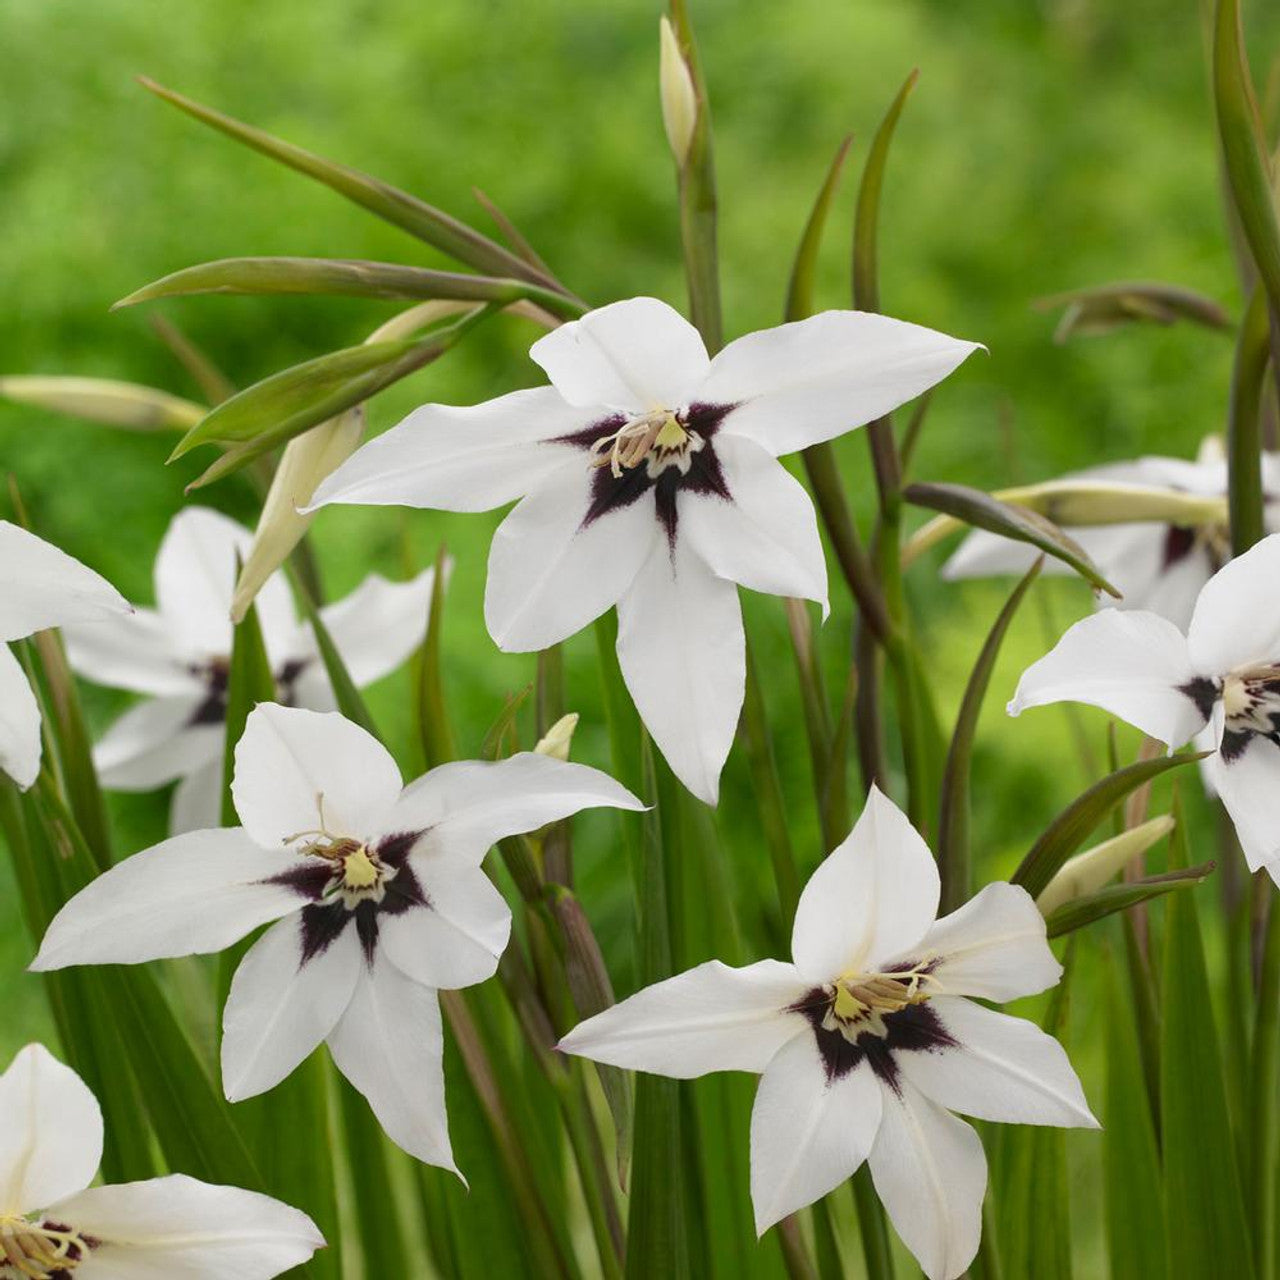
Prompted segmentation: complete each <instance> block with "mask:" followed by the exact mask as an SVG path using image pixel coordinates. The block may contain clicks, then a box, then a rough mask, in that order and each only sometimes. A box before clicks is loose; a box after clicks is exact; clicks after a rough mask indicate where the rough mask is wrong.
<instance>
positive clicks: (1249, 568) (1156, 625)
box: [1009, 534, 1280, 883]
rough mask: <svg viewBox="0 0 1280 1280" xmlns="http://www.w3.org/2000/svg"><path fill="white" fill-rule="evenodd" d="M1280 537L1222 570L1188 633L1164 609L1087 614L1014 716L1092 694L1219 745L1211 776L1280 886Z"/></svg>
mask: <svg viewBox="0 0 1280 1280" xmlns="http://www.w3.org/2000/svg"><path fill="white" fill-rule="evenodd" d="M1278 583H1280V534H1271V535H1270V536H1269V537H1266V538H1264V539H1263V540H1262V541H1261V542H1259V543H1258V544H1257V545H1256V546H1254V547H1251V548H1250V549H1249V550H1248V551H1246V552H1245V554H1244V555H1242V556H1238V557H1237V558H1236V559H1235V560H1232V561H1231V562H1230V563H1229V564H1227V565H1226V566H1224V567H1223V568H1222V569H1220V570H1219V571H1218V572H1217V573H1216V574H1214V575H1213V577H1212V578H1210V579H1209V581H1208V583H1206V585H1205V587H1204V589H1203V590H1202V591H1201V592H1200V595H1199V597H1198V598H1197V600H1196V605H1195V610H1194V612H1193V614H1192V617H1191V625H1190V627H1189V628H1188V629H1187V632H1186V634H1185V635H1184V634H1183V633H1182V631H1180V630H1179V629H1178V628H1177V627H1176V626H1174V625H1173V623H1172V622H1170V621H1169V620H1168V619H1167V618H1162V617H1161V616H1160V615H1158V614H1155V613H1147V612H1132V613H1119V612H1116V611H1115V610H1108V611H1106V612H1105V613H1098V614H1094V615H1093V616H1092V617H1090V618H1085V619H1084V620H1083V621H1081V622H1077V623H1076V624H1075V626H1073V627H1072V628H1071V629H1070V630H1069V631H1068V632H1067V633H1066V634H1065V635H1064V636H1063V637H1062V639H1061V640H1059V641H1058V643H1057V645H1056V646H1055V648H1054V649H1053V650H1052V651H1051V652H1050V653H1048V654H1046V655H1045V656H1044V657H1043V658H1041V659H1040V661H1039V662H1037V663H1035V664H1033V665H1032V666H1031V667H1029V668H1028V669H1027V670H1026V672H1025V673H1024V674H1023V676H1022V679H1021V680H1020V681H1019V682H1018V688H1017V692H1016V693H1015V694H1014V696H1013V701H1012V702H1010V703H1009V713H1010V714H1011V715H1015V716H1016V715H1018V714H1019V712H1021V711H1024V710H1025V709H1026V708H1027V707H1040V706H1045V705H1047V704H1049V703H1052V702H1085V703H1088V704H1090V705H1091V706H1095V707H1102V708H1103V709H1104V710H1105V711H1109V712H1111V714H1112V715H1115V716H1119V717H1120V719H1121V720H1126V721H1128V722H1129V724H1131V725H1133V726H1134V727H1135V728H1138V729H1141V730H1142V732H1143V733H1146V734H1149V735H1150V736H1151V737H1153V738H1156V739H1158V740H1159V741H1160V742H1163V743H1165V744H1167V745H1168V747H1169V748H1170V750H1174V749H1176V748H1178V747H1181V746H1182V745H1184V744H1185V743H1187V742H1189V741H1190V740H1191V739H1192V738H1197V745H1198V746H1199V747H1200V748H1201V749H1204V750H1210V751H1213V752H1214V754H1213V755H1212V756H1210V757H1209V758H1208V759H1207V760H1206V761H1205V762H1204V763H1205V772H1206V774H1207V776H1208V778H1209V780H1210V782H1211V783H1212V786H1213V789H1214V790H1215V791H1216V792H1217V793H1218V795H1219V796H1220V797H1221V798H1222V802H1223V804H1225V805H1226V807H1227V812H1228V813H1230V815H1231V818H1232V821H1233V822H1234V823H1235V827H1236V834H1237V835H1238V836H1239V837H1240V844H1241V847H1242V848H1243V850H1244V855H1245V858H1246V860H1247V861H1248V863H1249V869H1250V870H1251V871H1256V870H1258V868H1259V867H1266V869H1267V870H1268V871H1269V872H1270V873H1271V876H1272V878H1273V879H1275V880H1276V881H1277V883H1280V821H1278V820H1277V807H1276V797H1277V795H1280V592H1278V591H1277V584H1278Z"/></svg>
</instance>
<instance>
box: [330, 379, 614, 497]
mask: <svg viewBox="0 0 1280 1280" xmlns="http://www.w3.org/2000/svg"><path fill="white" fill-rule="evenodd" d="M599 416H601V415H600V414H598V413H584V412H583V411H582V410H581V409H575V408H574V407H573V406H572V405H568V404H566V403H565V402H564V400H563V399H561V397H560V396H559V395H558V394H557V393H556V391H555V389H554V388H552V387H537V388H535V389H534V390H531V391H513V392H511V393H510V394H509V395H505V396H499V397H498V398H497V399H496V400H486V401H485V403H484V404H477V405H465V406H457V405H448V404H427V405H423V406H422V408H420V409H415V410H414V411H413V412H412V413H411V414H410V415H409V416H408V417H407V418H405V420H404V421H403V422H401V423H400V424H399V425H398V426H395V427H392V428H391V430H390V431H387V432H385V433H384V434H383V435H380V436H378V437H377V438H376V439H373V440H370V441H369V443H368V444H366V445H363V446H362V447H361V448H359V449H357V450H356V451H355V453H354V454H352V456H351V457H350V459H348V461H346V462H344V463H343V464H342V466H340V467H339V468H338V469H337V470H336V471H335V472H334V473H333V475H331V476H330V477H329V478H328V479H327V480H325V481H324V482H323V483H322V484H321V485H320V486H319V488H317V489H316V492H315V496H314V497H313V498H312V500H311V504H310V506H308V507H306V508H305V510H306V511H314V510H315V509H316V508H317V507H324V506H329V505H330V504H332V503H355V504H357V505H364V506H380V507H386V506H405V507H427V508H431V509H432V510H437V511H488V510H490V509H491V508H493V507H502V506H506V504H507V503H508V502H513V501H514V500H515V499H516V498H519V497H521V496H522V495H524V494H526V493H528V492H529V491H530V490H531V489H533V488H535V487H536V486H537V484H538V483H539V481H540V480H541V479H542V478H543V476H545V475H546V474H548V473H549V472H551V471H554V470H555V469H556V467H558V466H560V465H561V464H562V463H563V462H564V461H565V459H566V458H567V457H568V456H569V446H566V445H560V444H556V443H554V441H555V440H556V439H557V438H558V437H560V436H567V435H573V434H574V433H576V432H578V431H581V430H583V429H584V428H585V427H588V426H590V425H591V423H592V421H593V420H594V419H595V418H597V417H599Z"/></svg>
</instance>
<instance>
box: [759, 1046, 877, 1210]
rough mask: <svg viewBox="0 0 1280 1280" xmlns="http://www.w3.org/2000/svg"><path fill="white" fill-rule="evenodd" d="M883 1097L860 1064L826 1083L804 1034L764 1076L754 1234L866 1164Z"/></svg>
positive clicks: (823, 1069)
mask: <svg viewBox="0 0 1280 1280" xmlns="http://www.w3.org/2000/svg"><path fill="white" fill-rule="evenodd" d="M881 1094H882V1090H881V1088H880V1086H879V1084H878V1083H877V1082H876V1078H875V1076H874V1075H873V1074H872V1071H871V1068H870V1066H869V1065H868V1064H867V1062H866V1060H865V1059H864V1060H863V1061H862V1062H860V1063H859V1064H858V1065H857V1066H856V1067H855V1068H854V1069H853V1070H852V1071H849V1072H847V1073H846V1074H845V1075H843V1076H839V1077H837V1078H835V1079H828V1076H827V1069H826V1065H825V1063H824V1062H823V1060H822V1056H821V1054H820V1053H819V1052H818V1044H817V1041H816V1040H815V1039H814V1037H813V1036H812V1035H810V1034H807V1033H803V1034H801V1035H798V1036H796V1037H795V1038H794V1039H793V1040H791V1041H789V1042H788V1043H787V1044H786V1045H785V1046H784V1047H783V1048H782V1049H780V1050H779V1051H778V1054H777V1056H776V1057H775V1058H774V1059H773V1061H772V1062H770V1063H769V1065H768V1067H767V1068H766V1069H765V1073H764V1076H763V1078H762V1079H761V1081H760V1088H759V1089H758V1090H757V1092H756V1100H755V1105H754V1107H753V1108H752V1110H751V1203H752V1205H753V1206H754V1208H755V1219H756V1234H757V1235H763V1234H764V1232H765V1231H766V1230H768V1228H769V1227H771V1226H773V1224H774V1223H775V1222H777V1221H778V1220H779V1219H781V1218H785V1217H786V1216H787V1214H789V1213H795V1211H796V1210H797V1209H803V1208H804V1207H805V1205H809V1204H812V1203H813V1202H814V1201H815V1200H819V1199H821V1198H822V1197H823V1196H825V1195H826V1194H827V1193H828V1192H829V1191H834V1190H835V1188H836V1187H838V1186H839V1185H840V1184H841V1183H842V1182H844V1181H845V1179H846V1178H849V1177H851V1176H852V1175H853V1173H854V1171H855V1170H856V1169H857V1168H858V1166H859V1165H860V1164H861V1163H862V1162H863V1161H864V1160H865V1159H866V1158H867V1154H868V1152H869V1151H870V1150H871V1147H872V1143H873V1142H874V1141H875V1136H876V1130H877V1129H878V1128H879V1126H880V1114H881V1105H882V1104H881Z"/></svg>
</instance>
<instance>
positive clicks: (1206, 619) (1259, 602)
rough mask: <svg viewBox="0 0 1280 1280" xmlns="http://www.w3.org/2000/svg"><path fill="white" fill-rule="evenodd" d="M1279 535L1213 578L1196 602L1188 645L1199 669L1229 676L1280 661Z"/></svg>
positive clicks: (1239, 557) (1193, 660)
mask: <svg viewBox="0 0 1280 1280" xmlns="http://www.w3.org/2000/svg"><path fill="white" fill-rule="evenodd" d="M1278 578H1280V534H1277V533H1273V534H1271V535H1269V536H1268V537H1266V538H1263V539H1262V541H1261V542H1258V543H1255V544H1254V545H1253V546H1252V547H1250V548H1249V550H1248V551H1246V552H1245V553H1244V555H1242V556H1237V557H1236V558H1235V559H1234V560H1232V561H1230V562H1229V563H1228V564H1226V565H1224V566H1223V567H1222V568H1221V569H1219V570H1218V572H1217V573H1215V574H1214V575H1213V577H1212V578H1210V579H1209V581H1208V583H1207V584H1206V585H1205V588H1204V590H1203V591H1202V592H1201V593H1200V599H1199V600H1198V601H1197V602H1196V610H1195V614H1194V616H1193V617H1192V619H1191V629H1190V631H1189V632H1188V633H1187V645H1188V648H1189V649H1190V651H1191V661H1192V662H1193V663H1194V664H1195V667H1196V670H1197V671H1200V672H1202V673H1204V674H1205V675H1226V674H1227V673H1228V672H1229V671H1233V670H1235V669H1236V668H1238V667H1248V666H1253V665H1254V664H1255V663H1272V662H1276V661H1280V600H1278V599H1277V595H1276V592H1275V584H1276V581H1277V579H1278Z"/></svg>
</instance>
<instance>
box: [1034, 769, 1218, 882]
mask: <svg viewBox="0 0 1280 1280" xmlns="http://www.w3.org/2000/svg"><path fill="white" fill-rule="evenodd" d="M1207 754H1209V753H1207V752H1200V753H1199V754H1187V755H1176V756H1157V757H1156V758H1155V759H1153V760H1139V761H1138V762H1137V763H1136V764H1131V765H1127V766H1126V767H1125V768H1123V769H1117V770H1116V772H1115V773H1112V774H1108V775H1107V777H1105V778H1103V779H1102V781H1101V782H1096V783H1094V785H1093V786H1092V787H1090V788H1089V789H1088V791H1086V792H1085V793H1084V794H1083V795H1081V796H1079V797H1077V798H1076V799H1075V800H1073V801H1072V802H1071V803H1070V804H1069V805H1068V806H1067V807H1066V808H1065V809H1064V810H1063V811H1062V812H1061V813H1060V814H1058V816H1057V817H1056V818H1054V820H1053V821H1052V822H1051V823H1050V824H1049V825H1048V826H1047V827H1046V828H1045V830H1044V831H1043V832H1042V834H1041V835H1040V838H1039V839H1038V840H1037V841H1036V842H1035V844H1034V845H1032V847H1031V851H1030V852H1029V853H1028V854H1027V856H1026V857H1025V858H1023V860H1022V863H1021V865H1019V867H1018V869H1017V871H1015V872H1014V873H1013V875H1012V876H1010V877H1009V878H1010V880H1011V881H1012V883H1013V884H1020V885H1021V886H1022V887H1023V888H1024V889H1025V890H1026V891H1027V892H1028V893H1029V894H1030V895H1031V896H1032V897H1033V898H1038V897H1039V896H1040V894H1041V893H1043V892H1044V889H1045V886H1046V885H1048V883H1049V881H1050V880H1052V879H1053V877H1054V876H1055V875H1057V873H1058V871H1059V869H1060V868H1061V867H1062V865H1063V864H1064V863H1065V862H1066V860H1067V859H1068V858H1069V857H1070V856H1071V855H1072V854H1073V853H1074V852H1075V851H1076V850H1077V849H1078V848H1079V847H1080V846H1081V845H1082V844H1083V843H1084V842H1085V840H1086V839H1087V838H1088V836H1089V833H1090V832H1091V831H1093V830H1094V829H1095V828H1096V827H1097V826H1098V824H1099V823H1101V822H1102V820H1103V819H1104V818H1105V817H1106V816H1107V814H1109V813H1110V812H1111V811H1112V809H1114V808H1115V807H1116V805H1118V804H1119V803H1120V802H1121V801H1122V800H1123V799H1124V798H1125V797H1126V796H1127V795H1129V794H1130V793H1131V792H1133V791H1136V790H1137V789H1138V788H1139V787H1140V786H1142V785H1144V784H1145V783H1148V782H1151V781H1153V780H1154V779H1155V778H1158V777H1159V776H1160V775H1161V774H1163V773H1167V772H1168V771H1169V770H1170V769H1180V768H1182V767H1183V766H1184V765H1188V764H1191V763H1192V762H1193V761H1196V760H1203V759H1204V758H1205V756H1206V755H1207Z"/></svg>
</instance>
